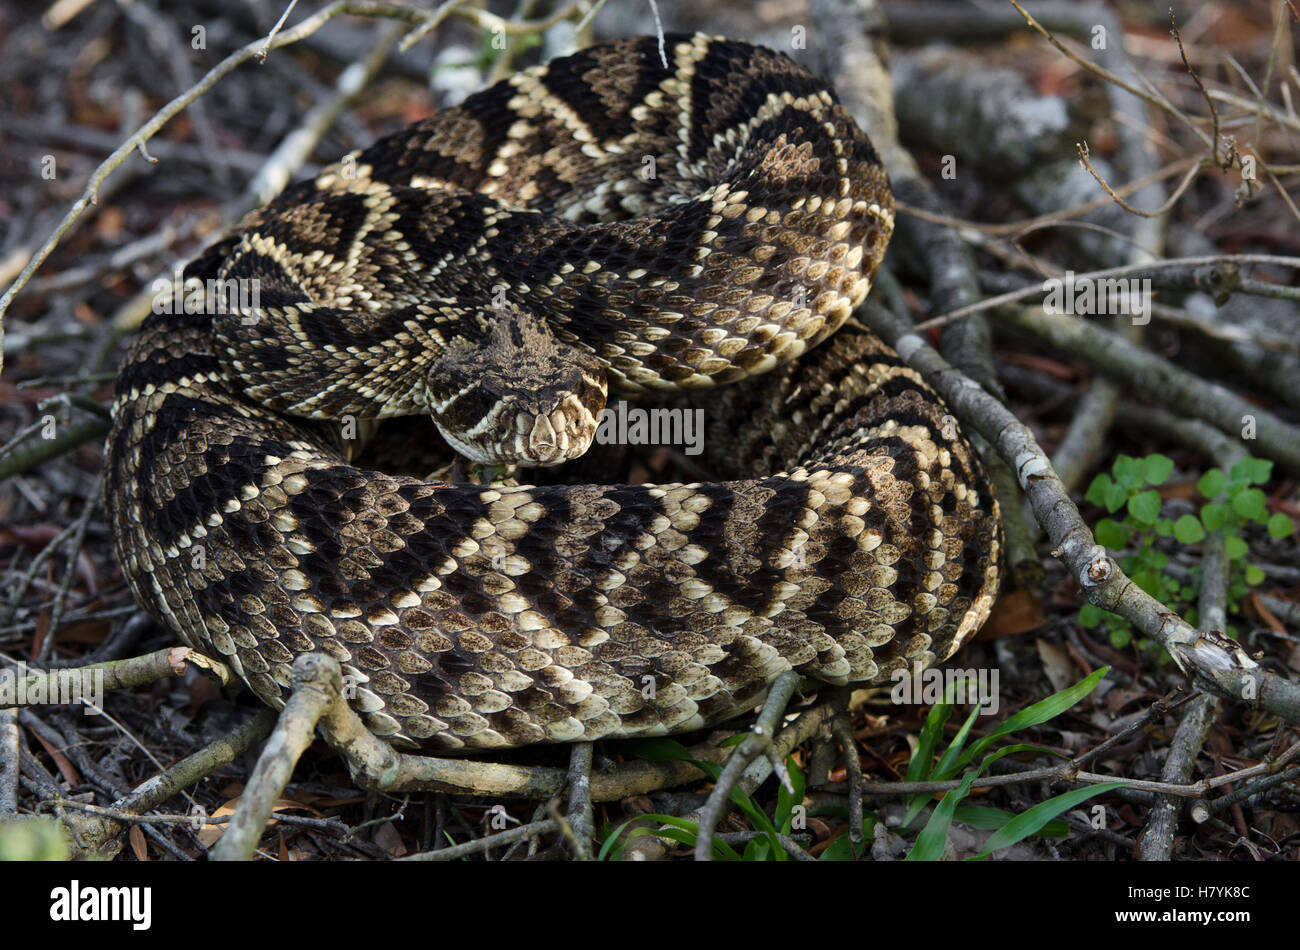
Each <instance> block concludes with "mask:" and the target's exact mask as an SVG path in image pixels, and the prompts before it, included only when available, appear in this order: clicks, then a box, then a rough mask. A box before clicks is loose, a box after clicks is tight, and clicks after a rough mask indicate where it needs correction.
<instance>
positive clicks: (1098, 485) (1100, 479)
mask: <svg viewBox="0 0 1300 950" xmlns="http://www.w3.org/2000/svg"><path fill="white" fill-rule="evenodd" d="M1110 486H1111V480H1110V476H1109V475H1107V474H1106V473H1105V472H1102V473H1101V474H1099V475H1098V476H1097V477H1096V478H1094V479H1093V480H1092V481H1091V482H1089V483H1088V491H1087V492H1086V493H1085V494H1084V496H1083V497H1084V499H1085V500H1087V501H1088V503H1089V504H1093V505H1096V506H1097V507H1098V508H1100V507H1101V506H1102V505H1104V504H1106V491H1107V489H1109V488H1110Z"/></svg>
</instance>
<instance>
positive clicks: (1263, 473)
mask: <svg viewBox="0 0 1300 950" xmlns="http://www.w3.org/2000/svg"><path fill="white" fill-rule="evenodd" d="M1241 461H1242V463H1243V465H1242V468H1243V470H1244V472H1243V474H1244V475H1245V477H1246V480H1247V481H1249V482H1250V484H1252V485H1263V484H1264V483H1265V482H1267V481H1268V480H1269V479H1270V478H1272V477H1273V463H1272V462H1270V461H1269V460H1268V459H1258V458H1251V457H1248V458H1244V459H1242V460H1241ZM1234 468H1235V466H1234Z"/></svg>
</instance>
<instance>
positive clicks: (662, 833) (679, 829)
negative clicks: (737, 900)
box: [627, 814, 784, 861]
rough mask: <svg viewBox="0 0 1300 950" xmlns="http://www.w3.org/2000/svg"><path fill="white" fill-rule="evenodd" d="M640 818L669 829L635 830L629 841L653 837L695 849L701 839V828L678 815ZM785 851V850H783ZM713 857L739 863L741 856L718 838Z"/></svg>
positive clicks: (714, 842)
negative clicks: (696, 841)
mask: <svg viewBox="0 0 1300 950" xmlns="http://www.w3.org/2000/svg"><path fill="white" fill-rule="evenodd" d="M637 817H638V818H648V819H649V820H650V821H654V822H658V823H660V824H664V825H668V826H669V827H667V828H633V829H632V830H631V831H630V832H629V833H628V836H627V840H628V841H631V840H632V839H633V838H641V837H644V836H646V835H653V836H654V837H656V838H667V839H668V840H670V841H676V842H679V843H681V844H684V845H686V846H687V847H690V848H693V847H695V839H696V838H697V837H699V826H698V825H697V824H695V822H693V821H687V820H686V819H684V818H678V817H677V816H676V815H653V814H652V815H639V816H637ZM783 850H784V849H783ZM713 856H714V857H715V858H721V859H722V860H723V861H739V860H740V854H739V853H738V852H737V851H736V849H735V848H733V847H732V846H731V845H729V844H727V843H726V842H725V841H719V840H718V839H717V837H714V839H713Z"/></svg>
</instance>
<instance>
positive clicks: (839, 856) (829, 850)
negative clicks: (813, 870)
mask: <svg viewBox="0 0 1300 950" xmlns="http://www.w3.org/2000/svg"><path fill="white" fill-rule="evenodd" d="M854 857H856V855H854V853H853V841H852V839H850V838H849V833H848V832H847V831H846V832H844V834H842V835H840V836H839V837H838V838H836V839H835V840H834V841H832V842H831V843H830V844H829V845H827V846H826V850H825V851H823V852H822V853H821V855H820V856H819V857H818V858H817V860H818V861H852V860H853V859H854Z"/></svg>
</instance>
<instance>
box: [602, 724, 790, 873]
mask: <svg viewBox="0 0 1300 950" xmlns="http://www.w3.org/2000/svg"><path fill="white" fill-rule="evenodd" d="M744 739H745V735H744V734H743V733H742V734H740V735H738V736H734V737H733V738H732V739H731V740H729V744H731V745H736V744H738V743H740V742H742V741H743V740H744ZM637 756H638V757H639V758H642V759H646V760H647V761H651V762H666V761H675V762H690V763H691V764H692V765H694V766H695V767H696V768H698V769H699V770H700V771H702V772H704V773H705V774H707V775H708V776H709V777H710V778H711V779H713V780H714V781H715V782H716V781H717V780H718V777H719V776H720V775H721V774H722V766H720V765H718V764H716V763H714V762H701V761H700V760H699V759H696V758H695V757H694V756H692V755H691V753H690V750H689V749H687V748H686V747H685V746H684V745H682V744H681V743H680V742H678V741H676V740H675V739H648V740H646V741H644V742H641V743H638V744H637ZM786 769H787V771H788V772H789V773H790V785H791V787H792V788H793V791H789V790H787V789H786V788H785V786H784V785H782V786H779V787H778V789H777V793H776V809H775V811H774V812H773V814H772V817H771V818H768V817H767V815H765V814H764V813H763V810H762V809H761V808H759V807H758V805H757V804H756V803H755V802H754V800H753V799H752V798H751V797H750V796H749V795H748V794H747V793H746V792H745V791H744V790H743V789H741V788H734V789H732V791H731V801H732V802H733V803H734V804H735V805H736V806H737V807H738V808H740V810H741V811H743V812H744V813H745V815H746V816H747V817H748V818H749V823H750V824H751V825H752V826H753V827H754V829H755V830H756V831H758V832H760V834H759V835H758V836H756V837H754V838H751V839H750V840H749V842H748V843H747V844H746V845H745V850H744V852H743V853H742V852H739V851H737V850H736V849H735V848H733V847H731V845H729V844H727V843H725V842H723V841H719V840H718V839H717V838H716V837H715V838H714V839H713V858H714V860H716V861H789V860H790V856H789V855H788V854H787V853H786V851H785V848H784V847H782V845H781V841H780V838H779V837H778V835H789V834H790V833H791V831H792V830H794V824H795V816H796V807H797V806H801V805H802V803H803V790H804V775H803V771H802V770H801V769H800V768H799V765H798V763H796V762H795V760H794V759H793V758H789V759H787V760H786ZM641 820H649V821H654V822H657V823H659V824H661V825H666V826H667V827H664V828H634V829H632V831H631V832H629V833H628V834H627V836H626V837H624V835H623V831H624V829H626V828H627V826H628V825H629V824H631V823H632V822H633V821H641ZM643 835H653V836H655V837H656V838H668V839H669V840H672V841H679V842H681V843H682V844H684V845H687V846H688V847H691V848H694V847H695V840H696V838H697V837H698V835H699V826H698V825H696V823H695V822H693V821H687V820H686V819H684V818H678V817H676V816H675V815H641V816H639V817H638V818H633V819H629V820H628V821H625V822H623V823H622V824H621V825H619V826H618V827H616V828H610V827H608V826H606V827H605V828H604V829H603V831H602V835H601V845H600V851H599V852H597V854H596V859H597V860H598V861H605V860H612V861H617V860H620V859H621V858H622V856H623V851H624V849H625V848H626V847H627V842H628V841H630V840H631V839H633V838H636V837H640V836H643Z"/></svg>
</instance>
